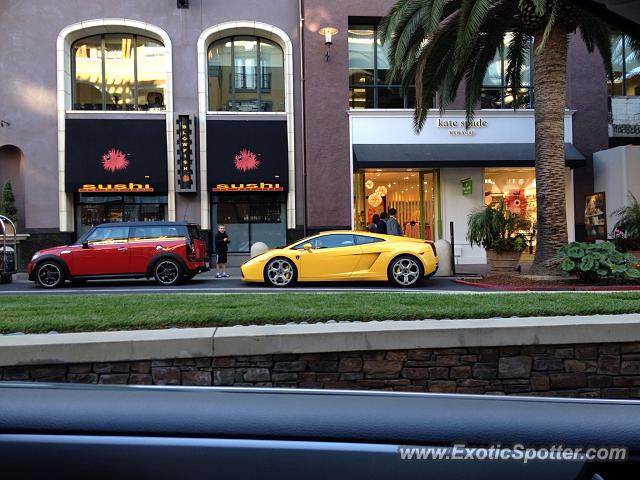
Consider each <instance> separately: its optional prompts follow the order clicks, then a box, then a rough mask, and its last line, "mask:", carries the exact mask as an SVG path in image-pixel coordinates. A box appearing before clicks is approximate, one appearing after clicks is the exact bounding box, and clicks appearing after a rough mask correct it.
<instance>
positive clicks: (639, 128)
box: [609, 97, 640, 137]
mask: <svg viewBox="0 0 640 480" xmlns="http://www.w3.org/2000/svg"><path fill="white" fill-rule="evenodd" d="M609 136H610V137H638V136H640V97H609Z"/></svg>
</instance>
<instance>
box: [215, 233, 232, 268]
mask: <svg viewBox="0 0 640 480" xmlns="http://www.w3.org/2000/svg"><path fill="white" fill-rule="evenodd" d="M214 243H215V246H216V256H217V259H216V264H217V268H218V272H217V273H216V278H229V274H228V273H227V252H228V251H229V243H231V240H230V239H229V235H228V234H227V232H225V228H224V225H218V232H217V233H216V236H215V238H214Z"/></svg>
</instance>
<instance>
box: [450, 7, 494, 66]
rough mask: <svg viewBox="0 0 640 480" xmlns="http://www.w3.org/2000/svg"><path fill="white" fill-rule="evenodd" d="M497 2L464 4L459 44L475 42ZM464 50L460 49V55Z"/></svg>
mask: <svg viewBox="0 0 640 480" xmlns="http://www.w3.org/2000/svg"><path fill="white" fill-rule="evenodd" d="M495 3H496V2H495V0H476V1H475V2H469V1H467V2H463V4H462V8H461V15H460V23H459V31H458V38H457V43H458V44H460V45H469V44H471V43H473V42H474V40H475V38H476V36H477V35H478V31H479V30H480V28H481V27H482V26H483V25H484V23H485V22H486V21H487V16H488V14H489V11H490V10H491V7H493V6H494V4H495ZM462 51H463V50H461V49H458V55H459V54H460V52H462Z"/></svg>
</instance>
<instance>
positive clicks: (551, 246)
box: [530, 26, 568, 275]
mask: <svg viewBox="0 0 640 480" xmlns="http://www.w3.org/2000/svg"><path fill="white" fill-rule="evenodd" d="M541 40H542V32H539V34H538V35H536V37H535V40H534V57H533V64H534V79H533V82H534V92H535V120H536V122H535V123H536V200H537V214H538V221H537V231H536V256H535V259H534V261H533V265H532V266H531V270H530V273H532V274H534V275H549V274H557V272H556V270H555V261H554V258H555V255H556V253H557V251H558V249H559V248H560V247H561V246H562V245H565V244H566V243H567V215H566V208H565V205H566V204H565V191H564V189H565V185H564V168H565V164H564V111H565V93H566V77H567V75H566V65H567V48H568V39H567V34H566V32H565V31H564V29H563V28H562V27H561V26H555V27H554V28H553V30H552V31H551V33H550V34H549V37H548V38H547V42H546V44H545V45H544V48H543V49H542V50H540V49H539V48H538V46H539V44H540V42H541Z"/></svg>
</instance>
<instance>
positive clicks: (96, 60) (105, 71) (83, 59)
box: [71, 33, 167, 110]
mask: <svg viewBox="0 0 640 480" xmlns="http://www.w3.org/2000/svg"><path fill="white" fill-rule="evenodd" d="M71 57H72V65H73V71H72V79H73V88H72V91H73V108H74V110H164V109H165V98H164V97H165V86H166V81H167V79H166V73H165V72H166V65H165V48H164V45H163V44H162V43H161V42H159V41H157V40H154V39H151V38H148V37H144V36H142V35H131V34H119V33H116V34H104V35H94V36H91V37H85V38H82V39H80V40H77V41H76V42H74V44H73V45H72V47H71Z"/></svg>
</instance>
